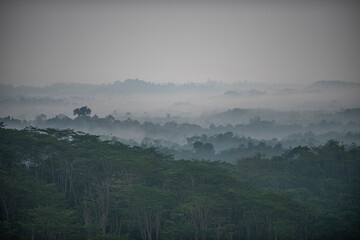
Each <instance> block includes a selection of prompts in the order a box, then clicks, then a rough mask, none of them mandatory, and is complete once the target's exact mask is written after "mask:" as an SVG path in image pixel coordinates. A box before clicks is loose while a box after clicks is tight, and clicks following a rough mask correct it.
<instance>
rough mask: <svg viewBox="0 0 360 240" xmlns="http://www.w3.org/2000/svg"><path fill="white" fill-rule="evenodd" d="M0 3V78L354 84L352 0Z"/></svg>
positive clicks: (356, 5)
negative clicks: (331, 82)
mask: <svg viewBox="0 0 360 240" xmlns="http://www.w3.org/2000/svg"><path fill="white" fill-rule="evenodd" d="M74 2H76V3H74ZM0 9H1V10H0V36H1V37H0V82H1V83H11V84H14V85H35V86H43V85H47V84H51V83H55V82H81V83H96V84H101V83H112V82H114V81H116V80H125V79H128V78H139V79H142V80H145V81H151V82H156V83H163V82H174V83H182V82H190V81H194V82H204V81H207V80H208V79H211V80H217V81H222V82H234V81H249V82H252V81H254V82H289V83H312V82H314V81H318V80H343V81H356V82H360V70H359V69H360V48H359V43H360V28H359V23H360V14H359V12H360V1H350V0H348V1H347V0H345V1H340V0H339V1H331V0H329V1H316V0H315V1H307V0H305V1H275V0H269V1H247V2H244V1H226V0H225V1H215V0H213V1H205V0H203V1H201V0H200V1H186V0H185V1H136V0H135V1H85V0H83V1H67V0H65V1H54V0H48V1H39V0H34V1H29V0H24V1H18V0H2V1H0Z"/></svg>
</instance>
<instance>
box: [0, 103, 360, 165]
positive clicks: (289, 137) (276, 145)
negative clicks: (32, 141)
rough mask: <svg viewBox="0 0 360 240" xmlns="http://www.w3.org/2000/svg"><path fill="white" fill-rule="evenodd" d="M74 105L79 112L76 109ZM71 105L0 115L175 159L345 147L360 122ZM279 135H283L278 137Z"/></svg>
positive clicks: (359, 140) (358, 138) (9, 123)
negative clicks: (102, 110)
mask: <svg viewBox="0 0 360 240" xmlns="http://www.w3.org/2000/svg"><path fill="white" fill-rule="evenodd" d="M80 109H83V110H84V111H85V110H87V111H88V114H86V113H85V112H84V113H82V112H81V111H80ZM75 110H78V111H79V112H76V113H75ZM75 110H74V114H77V115H78V116H77V117H76V118H74V119H72V118H70V117H68V116H65V115H57V116H56V117H54V118H49V119H48V118H47V117H46V115H44V114H40V115H38V116H37V117H36V119H34V120H32V121H26V120H19V119H14V118H12V117H4V118H0V121H2V122H4V124H5V126H6V127H12V128H24V127H26V126H30V125H31V126H36V127H40V128H49V127H50V128H59V129H76V130H80V131H84V132H88V133H91V134H96V135H101V136H102V138H103V139H107V140H111V139H116V140H118V141H121V142H123V143H126V144H128V145H132V146H142V147H155V148H156V149H158V150H159V151H161V152H163V153H166V154H170V155H173V156H174V157H175V158H176V159H182V158H185V159H192V158H196V159H211V160H221V161H228V162H233V161H235V160H236V159H238V158H239V157H248V156H254V155H256V154H257V153H260V154H263V155H266V156H268V157H272V156H275V155H280V154H282V153H283V151H284V150H286V149H288V148H292V147H295V146H298V145H304V146H309V147H315V146H319V145H322V144H325V143H326V141H327V140H328V139H335V140H337V141H339V142H340V143H341V144H344V145H347V147H354V146H357V145H359V144H360V123H357V122H350V123H348V124H346V125H344V124H342V123H335V122H328V121H326V120H322V121H320V122H319V123H317V124H313V123H311V124H309V125H308V126H305V127H304V126H301V125H298V124H292V125H281V124H277V123H275V121H265V120H261V119H260V118H259V117H256V118H253V119H251V120H250V122H249V123H248V124H236V125H230V124H228V125H226V126H223V125H218V126H215V125H214V124H210V125H209V126H208V128H204V127H201V126H200V125H197V124H191V123H177V122H175V121H170V122H165V123H164V124H159V123H153V122H151V121H143V122H140V121H138V120H133V119H131V118H130V115H131V114H129V117H128V119H126V120H118V119H115V118H114V117H113V116H112V115H108V116H107V117H104V118H99V117H98V116H97V115H96V114H95V115H94V116H93V117H90V113H91V110H90V109H89V108H87V107H83V108H79V109H75ZM347 112H349V113H348V114H355V113H356V111H355V113H354V111H345V112H344V114H346V113H347ZM350 112H351V113H350ZM315 132H318V134H316V133H315ZM279 135H280V136H282V135H284V136H286V137H282V138H277V137H276V136H279ZM254 136H255V137H254ZM256 136H258V138H257V137H256ZM270 136H271V137H270Z"/></svg>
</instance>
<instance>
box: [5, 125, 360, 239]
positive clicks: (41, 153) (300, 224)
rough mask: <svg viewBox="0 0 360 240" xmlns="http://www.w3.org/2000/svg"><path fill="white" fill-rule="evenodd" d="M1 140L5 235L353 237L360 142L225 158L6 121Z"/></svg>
mask: <svg viewBox="0 0 360 240" xmlns="http://www.w3.org/2000/svg"><path fill="white" fill-rule="evenodd" d="M204 145H205V144H202V145H201V144H196V146H197V147H198V148H199V151H200V149H201V147H203V148H204ZM194 146H195V145H194ZM205 148H206V147H205ZM0 149H1V151H0V178H1V181H0V184H1V185H0V193H1V195H0V198H1V217H0V232H1V239H54V240H55V239H59V240H60V239H143V240H152V239H156V240H157V239H199V240H200V239H202V240H205V239H358V238H359V236H360V230H359V227H358V226H359V225H360V208H359V206H360V205H359V201H360V198H359V197H360V162H359V160H360V148H359V147H357V146H353V147H351V148H348V147H345V146H344V145H343V144H342V143H340V142H338V141H336V140H329V141H327V142H326V143H324V144H320V145H318V146H313V147H309V146H296V147H293V148H288V149H284V151H283V152H282V153H281V154H278V155H274V156H272V157H269V156H266V155H264V154H260V153H258V154H254V155H252V156H243V157H241V156H239V158H238V159H237V160H236V161H234V162H233V163H228V162H225V161H207V160H175V159H174V158H173V156H171V155H166V154H164V153H161V152H159V151H158V150H157V149H155V148H146V147H141V146H129V145H126V144H124V143H121V142H119V141H117V140H116V139H115V138H113V139H109V140H104V139H101V138H100V137H99V136H97V135H91V134H87V133H84V132H79V131H74V130H70V129H62V130H60V129H54V128H43V129H41V128H36V127H27V128H24V129H18V130H16V129H10V128H5V127H4V124H3V123H2V124H1V128H0Z"/></svg>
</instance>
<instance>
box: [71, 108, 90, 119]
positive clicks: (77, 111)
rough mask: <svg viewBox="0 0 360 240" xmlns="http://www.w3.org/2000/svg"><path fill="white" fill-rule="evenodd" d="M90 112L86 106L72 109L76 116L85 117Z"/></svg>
mask: <svg viewBox="0 0 360 240" xmlns="http://www.w3.org/2000/svg"><path fill="white" fill-rule="evenodd" d="M90 113H91V109H90V108H88V107H87V106H84V107H81V108H76V109H74V115H78V117H86V116H89V115H90Z"/></svg>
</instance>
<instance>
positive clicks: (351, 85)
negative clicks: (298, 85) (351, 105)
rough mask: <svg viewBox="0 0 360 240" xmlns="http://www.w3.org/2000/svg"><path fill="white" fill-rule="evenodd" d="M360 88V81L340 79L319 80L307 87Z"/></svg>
mask: <svg viewBox="0 0 360 240" xmlns="http://www.w3.org/2000/svg"><path fill="white" fill-rule="evenodd" d="M354 87H356V88H360V83H355V82H345V81H339V80H332V81H325V80H323V81H317V82H315V83H313V84H311V85H309V86H308V87H307V89H324V88H354Z"/></svg>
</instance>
